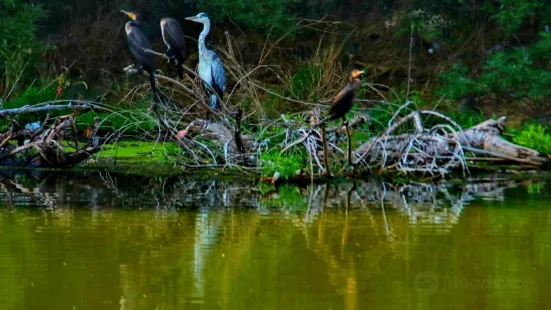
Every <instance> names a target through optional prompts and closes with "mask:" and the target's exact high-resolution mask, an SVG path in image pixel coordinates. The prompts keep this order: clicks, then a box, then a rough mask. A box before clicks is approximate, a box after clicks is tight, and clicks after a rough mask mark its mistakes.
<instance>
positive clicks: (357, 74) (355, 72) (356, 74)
mask: <svg viewBox="0 0 551 310" xmlns="http://www.w3.org/2000/svg"><path fill="white" fill-rule="evenodd" d="M363 74H364V72H363V71H360V70H353V71H352V73H351V76H352V77H353V78H355V79H359V78H361V77H362V75H363Z"/></svg>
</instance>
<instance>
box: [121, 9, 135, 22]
mask: <svg viewBox="0 0 551 310" xmlns="http://www.w3.org/2000/svg"><path fill="white" fill-rule="evenodd" d="M121 13H123V14H126V15H128V17H130V18H131V19H132V20H136V14H134V13H132V12H127V11H125V10H121Z"/></svg>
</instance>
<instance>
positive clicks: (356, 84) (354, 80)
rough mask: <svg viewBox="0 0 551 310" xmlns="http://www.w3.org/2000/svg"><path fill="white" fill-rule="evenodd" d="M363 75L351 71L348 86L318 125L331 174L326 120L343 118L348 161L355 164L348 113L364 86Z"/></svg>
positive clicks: (325, 158)
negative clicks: (347, 118) (346, 138)
mask: <svg viewBox="0 0 551 310" xmlns="http://www.w3.org/2000/svg"><path fill="white" fill-rule="evenodd" d="M363 75H364V71H360V70H352V72H351V73H350V78H349V81H348V84H346V86H345V87H344V88H343V89H342V90H341V91H340V92H339V93H338V94H337V95H336V96H335V98H333V102H332V103H331V108H330V109H329V113H328V115H327V117H326V118H325V119H323V120H322V121H320V122H319V123H318V125H321V131H322V142H323V153H324V156H323V157H324V161H325V167H326V173H327V175H329V176H330V175H331V171H330V168H329V160H328V157H329V152H328V151H327V140H326V134H325V122H327V121H332V120H336V119H339V118H341V119H342V121H343V125H345V126H346V135H347V137H348V162H349V163H350V165H352V166H354V163H353V160H352V137H351V136H350V131H349V130H348V122H347V121H346V113H348V112H349V111H350V110H351V109H352V105H353V104H354V100H355V99H356V92H357V91H358V89H360V87H361V86H362V80H361V78H362V76H363Z"/></svg>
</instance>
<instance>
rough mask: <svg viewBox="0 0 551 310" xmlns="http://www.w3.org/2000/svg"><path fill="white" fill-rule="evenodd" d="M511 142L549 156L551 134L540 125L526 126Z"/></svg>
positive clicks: (550, 151)
mask: <svg viewBox="0 0 551 310" xmlns="http://www.w3.org/2000/svg"><path fill="white" fill-rule="evenodd" d="M513 141H514V142H515V143H518V144H520V145H523V146H525V147H528V148H531V149H534V150H536V151H538V152H541V153H544V154H551V134H549V133H547V131H546V130H545V127H543V126H542V125H540V124H528V125H527V126H525V127H524V128H523V129H522V130H521V131H520V133H518V134H517V135H516V136H515V137H514V138H513Z"/></svg>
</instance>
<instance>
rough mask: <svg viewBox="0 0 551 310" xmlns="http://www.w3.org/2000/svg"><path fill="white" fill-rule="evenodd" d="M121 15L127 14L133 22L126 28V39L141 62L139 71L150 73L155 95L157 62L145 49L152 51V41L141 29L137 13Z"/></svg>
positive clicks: (152, 89) (131, 50) (133, 53)
mask: <svg viewBox="0 0 551 310" xmlns="http://www.w3.org/2000/svg"><path fill="white" fill-rule="evenodd" d="M121 13H124V14H126V15H127V16H128V17H130V19H132V20H131V21H129V22H127V23H126V25H125V26H124V30H125V31H126V39H127V41H128V46H129V47H130V52H132V55H134V57H135V58H136V59H137V60H138V61H139V62H140V65H141V67H140V68H139V70H145V71H147V73H149V83H150V84H151V91H152V92H153V94H154V95H155V93H156V88H155V60H154V55H153V54H150V53H146V52H145V51H144V49H149V50H151V49H152V47H151V41H149V38H148V37H147V35H146V34H145V32H143V30H142V29H141V27H140V21H141V20H140V18H139V16H138V14H137V13H135V12H127V11H124V10H121Z"/></svg>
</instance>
